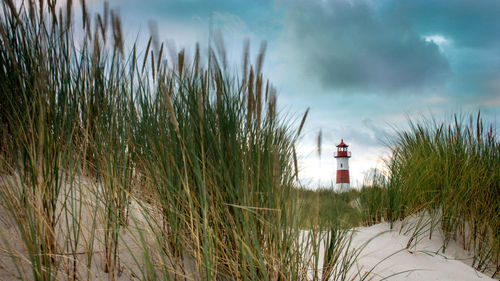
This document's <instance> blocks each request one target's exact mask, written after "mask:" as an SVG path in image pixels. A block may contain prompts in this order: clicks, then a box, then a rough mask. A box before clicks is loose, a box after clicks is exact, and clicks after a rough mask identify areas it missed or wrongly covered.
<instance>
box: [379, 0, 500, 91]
mask: <svg viewBox="0 0 500 281" xmlns="http://www.w3.org/2000/svg"><path fill="white" fill-rule="evenodd" d="M380 12H381V13H382V14H384V15H386V16H390V15H404V16H405V17H406V18H407V19H408V20H409V21H411V22H412V23H413V25H414V26H415V29H416V30H417V31H418V32H419V33H420V34H424V35H434V34H439V35H441V36H443V37H444V38H446V39H447V40H449V41H450V44H449V48H448V49H449V50H448V52H449V53H450V57H451V58H452V65H453V72H454V74H455V75H454V78H453V80H452V81H451V87H452V91H453V92H454V93H455V94H466V95H472V94H473V95H476V96H487V95H498V93H499V92H500V83H499V81H500V75H499V73H500V52H499V48H500V1H494V0H476V1H471V0H444V1H431V0H419V1H410V0H402V1H392V2H387V4H386V5H385V6H384V7H382V8H381V11H380Z"/></svg>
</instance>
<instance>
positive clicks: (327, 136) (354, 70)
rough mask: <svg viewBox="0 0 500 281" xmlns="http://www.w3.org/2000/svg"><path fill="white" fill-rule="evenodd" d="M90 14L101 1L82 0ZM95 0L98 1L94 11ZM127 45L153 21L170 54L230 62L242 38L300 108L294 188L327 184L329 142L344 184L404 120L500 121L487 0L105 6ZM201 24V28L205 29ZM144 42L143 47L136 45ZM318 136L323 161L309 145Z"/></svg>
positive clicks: (286, 101)
mask: <svg viewBox="0 0 500 281" xmlns="http://www.w3.org/2000/svg"><path fill="white" fill-rule="evenodd" d="M93 2H94V3H93V5H92V6H93V7H96V9H97V8H99V9H100V7H101V6H102V2H101V3H99V1H93ZM96 2H97V3H96ZM110 6H111V8H113V9H116V10H118V11H119V14H120V15H121V18H122V21H123V25H124V26H125V29H126V30H127V33H126V36H127V39H128V40H131V41H133V40H135V39H136V38H139V40H144V38H147V37H148V36H149V32H150V31H149V30H150V28H149V26H150V21H154V22H156V25H157V27H158V34H159V37H160V39H161V40H163V41H165V42H167V43H168V45H169V46H170V48H171V50H174V49H180V48H185V49H186V50H187V52H188V53H189V52H190V51H192V50H193V49H194V48H193V47H194V44H195V42H200V43H201V45H202V46H205V47H206V45H207V42H208V40H209V30H210V29H212V30H214V31H216V32H218V31H220V33H221V34H223V36H224V41H225V44H226V48H227V52H228V54H229V60H230V64H232V65H234V67H235V68H236V67H237V66H238V65H239V64H240V61H241V54H242V49H243V41H244V40H245V39H246V38H249V39H250V42H251V51H252V53H253V54H254V57H255V56H256V53H257V51H258V48H259V46H260V44H261V41H263V40H265V41H267V53H266V60H265V67H264V73H265V75H267V77H268V78H270V79H271V81H272V82H273V83H274V84H275V86H276V87H277V89H278V95H279V96H278V103H279V106H280V108H281V111H282V113H283V114H286V115H288V116H290V117H292V118H294V120H297V119H300V118H301V115H302V114H303V113H304V111H305V110H306V109H307V108H310V113H309V118H308V120H307V122H306V127H305V129H304V132H305V133H304V134H303V138H302V140H301V142H300V144H299V148H298V150H299V154H300V163H299V165H300V168H301V172H300V178H301V183H302V184H304V185H305V186H308V187H311V188H315V187H317V186H318V185H322V186H326V187H329V186H330V184H331V182H334V181H335V178H334V177H335V167H336V166H335V159H334V158H333V156H332V153H333V150H334V148H335V145H336V144H338V143H339V142H340V139H341V138H343V139H344V141H345V142H346V143H347V144H349V145H350V149H351V151H352V158H351V161H350V166H351V183H353V184H355V185H360V184H361V183H362V181H363V178H364V175H365V174H366V173H367V172H368V171H370V169H373V168H376V167H377V168H382V167H383V161H382V159H383V157H386V156H387V152H388V149H387V147H386V145H385V142H386V140H387V138H390V136H391V135H392V134H393V133H394V127H400V128H404V126H405V124H406V123H407V119H408V118H412V119H420V118H423V117H431V116H433V117H434V118H436V119H438V120H445V119H449V118H450V117H451V116H452V114H454V113H458V114H469V113H473V114H476V113H477V111H478V110H481V114H482V115H483V117H484V118H485V119H486V120H487V121H488V122H490V123H493V124H494V127H495V128H497V130H498V127H499V125H498V123H499V122H500V120H499V118H500V17H499V16H498V15H500V1H497V0H491V1H483V0H474V1H466V0H442V1H431V0H419V1H410V0H398V1H396V0H307V1H306V0H274V1H273V0H269V1H265V0H251V1H236V0H210V1H209V0H143V1H137V0H114V1H113V0H112V1H110ZM210 26H211V28H210ZM146 40H147V39H146ZM320 131H321V132H322V154H321V157H318V155H317V152H316V143H317V137H318V133H319V132H320Z"/></svg>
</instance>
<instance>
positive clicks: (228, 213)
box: [0, 0, 354, 280]
mask: <svg viewBox="0 0 500 281" xmlns="http://www.w3.org/2000/svg"><path fill="white" fill-rule="evenodd" d="M1 8H2V13H3V15H2V16H1V17H0V41H1V44H0V92H1V95H2V98H1V99H0V102H1V103H0V106H1V108H0V122H1V124H0V128H1V131H0V136H1V138H0V142H1V146H0V155H1V158H0V160H1V161H0V167H1V168H0V177H1V180H0V206H1V207H0V215H1V216H2V220H4V221H7V222H8V223H6V224H4V226H2V228H0V239H1V240H0V242H1V245H2V248H3V250H4V253H5V255H6V257H7V258H6V259H2V261H0V263H1V266H2V268H3V269H5V270H4V271H2V273H1V274H3V275H2V278H9V279H20V280H102V279H107V280H119V279H124V278H125V279H140V280H191V279H195V280H309V279H318V278H320V277H321V278H323V280H326V279H328V278H334V279H336V280H344V279H346V278H348V270H349V269H350V268H351V265H352V263H353V259H354V256H352V254H349V253H352V251H351V252H349V251H347V250H349V247H350V244H349V243H347V241H349V237H348V232H347V231H341V230H340V228H339V226H338V225H337V226H335V225H332V226H329V227H326V226H324V225H322V224H321V223H317V224H315V225H312V226H311V228H313V229H314V231H311V232H308V233H306V234H304V232H303V231H301V230H300V227H299V219H298V218H299V216H298V214H297V212H298V210H297V204H298V203H297V200H296V196H295V193H294V192H292V190H293V180H294V177H296V175H297V170H296V166H297V165H296V160H295V161H294V159H296V157H295V156H294V151H295V149H294V144H295V141H296V139H297V137H298V135H299V134H300V129H299V130H297V131H295V130H292V128H291V127H290V126H289V124H288V122H287V121H286V120H284V119H281V118H280V116H279V115H278V111H277V109H276V92H275V90H274V88H273V86H272V85H271V84H270V83H269V82H268V81H267V80H265V79H264V76H263V75H262V73H261V69H262V63H263V57H264V53H263V52H261V53H260V54H259V55H258V59H257V64H256V65H255V67H254V66H252V65H250V64H249V63H248V61H249V55H248V47H246V48H245V50H246V51H245V55H244V62H243V69H242V74H241V73H240V74H238V73H233V72H232V71H230V70H228V68H227V66H226V62H225V61H226V60H225V58H224V56H225V55H224V52H223V49H221V48H218V49H220V50H221V51H219V54H218V55H216V54H214V52H213V51H212V49H211V48H209V53H208V56H207V57H208V58H209V59H208V62H207V61H205V60H203V59H202V56H201V54H200V51H199V48H196V51H195V53H194V55H193V56H192V59H188V56H187V55H186V54H185V52H184V51H181V52H179V53H178V55H177V56H176V57H175V58H170V60H169V61H172V62H174V63H170V64H167V63H166V60H165V59H164V55H163V50H164V48H165V47H164V45H163V44H162V45H161V46H157V45H158V44H156V43H155V42H157V40H155V38H151V39H150V40H149V42H148V44H147V47H146V49H145V50H138V49H137V46H136V45H134V46H132V48H131V50H130V52H127V48H126V46H125V45H124V43H123V41H122V34H123V31H122V30H121V26H120V20H119V18H118V17H117V16H116V14H114V13H113V12H109V9H108V8H107V5H105V9H104V13H103V14H100V15H96V16H95V17H94V16H93V15H90V14H89V13H87V11H86V9H85V2H84V1H81V8H82V16H81V19H82V20H83V29H82V30H79V33H78V34H79V38H80V37H82V38H81V41H78V42H77V41H76V39H75V38H76V36H75V35H74V34H75V31H74V27H73V24H72V19H71V13H72V11H71V9H72V5H71V1H70V2H68V3H67V5H65V6H64V9H60V8H58V6H56V3H55V2H52V1H48V2H45V1H39V2H36V3H35V2H33V1H25V2H22V3H21V4H20V5H19V3H17V2H16V3H14V2H13V1H10V0H7V1H3V2H2V6H1ZM80 35H81V36H80ZM79 40H80V39H79ZM152 42H153V44H152ZM264 49H265V45H263V47H262V50H264ZM221 62H222V63H221ZM221 64H222V65H221ZM303 120H305V116H304V118H303ZM302 123H303V122H302ZM301 127H302V125H301ZM325 233H330V234H329V236H328V235H327V236H328V241H327V243H328V245H329V246H328V247H327V251H328V252H325V253H320V252H319V251H320V247H319V243H324V242H323V241H325V240H324V239H320V237H327V236H324V235H326V234H325ZM12 235H14V237H15V238H14V239H13V237H11V236H12ZM311 249H313V251H312V252H311ZM344 252H345V254H341V253H344ZM320 254H325V255H326V256H328V259H327V262H328V263H325V267H324V268H323V267H321V266H318V264H317V258H308V257H318V256H319V255H320ZM340 256H343V257H345V259H343V261H342V262H341V263H336V262H335V261H336V260H338V259H339V257H340ZM315 261H316V262H315Z"/></svg>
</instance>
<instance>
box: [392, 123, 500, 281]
mask: <svg viewBox="0 0 500 281" xmlns="http://www.w3.org/2000/svg"><path fill="white" fill-rule="evenodd" d="M409 125H410V126H409V130H407V131H404V130H401V131H399V132H398V135H397V138H396V139H395V140H394V142H393V143H392V155H393V156H392V158H391V159H390V161H389V162H388V170H389V178H388V182H387V184H386V190H387V203H386V206H387V207H386V208H385V212H386V217H387V219H389V220H390V221H395V220H398V219H403V218H405V217H407V216H409V215H412V214H416V213H421V212H426V213H428V214H429V215H430V217H431V218H433V219H431V220H430V223H431V224H432V226H431V233H430V235H432V229H434V228H435V226H436V225H441V230H442V232H443V233H444V235H445V242H444V245H443V252H444V251H445V250H446V246H447V244H448V242H449V241H450V240H452V239H453V240H458V241H461V242H462V243H463V246H464V248H465V249H467V250H470V251H473V252H474V256H475V260H474V261H473V266H474V267H475V268H476V269H477V270H481V271H485V270H487V269H488V270H491V271H493V272H494V273H493V276H494V275H495V274H496V273H498V265H499V254H500V247H499V246H500V240H499V238H500V232H499V230H500V218H499V216H498V210H499V207H500V206H499V202H500V200H499V199H500V198H499V196H500V192H499V186H500V144H499V142H498V138H497V134H496V131H495V129H494V127H493V124H489V125H487V124H485V122H484V121H483V119H482V117H481V115H480V113H478V114H477V116H476V117H475V118H474V117H473V116H470V117H469V118H467V119H464V118H461V117H459V116H456V115H455V117H454V119H453V121H452V122H451V123H449V124H447V123H438V122H435V121H423V122H420V123H414V122H410V123H409ZM437 222H440V224H438V223H437Z"/></svg>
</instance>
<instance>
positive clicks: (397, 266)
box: [351, 223, 493, 281]
mask: <svg viewBox="0 0 500 281" xmlns="http://www.w3.org/2000/svg"><path fill="white" fill-rule="evenodd" d="M393 229H394V230H390V227H389V224H388V223H380V224H377V225H373V226H371V227H362V228H357V229H356V231H357V233H356V234H355V235H354V240H353V242H354V245H355V246H357V247H360V246H361V245H363V243H365V242H366V241H369V240H370V239H373V240H372V241H370V242H369V243H368V244H367V245H366V247H365V248H364V249H363V251H362V252H361V255H360V258H359V259H358V261H357V264H356V265H355V267H357V268H353V269H352V270H351V271H353V272H354V271H358V272H362V273H363V272H368V271H370V270H371V269H372V268H374V270H373V271H372V272H371V273H370V275H369V276H370V277H369V279H368V280H382V279H384V278H385V277H389V276H392V277H390V278H388V280H426V281H429V280H455V281H461V280H463V281H473V280H483V281H484V280H493V279H491V278H490V277H489V276H486V275H485V274H483V273H481V272H478V271H476V270H474V269H473V268H472V267H471V266H470V265H469V264H467V263H468V262H470V259H471V255H470V254H468V253H467V252H466V251H464V250H463V249H462V247H461V246H460V245H458V244H457V243H455V242H453V241H452V242H450V244H449V245H448V247H447V248H446V251H445V254H443V253H442V251H441V246H442V245H443V238H442V235H441V233H440V231H438V230H434V232H433V235H432V236H433V237H432V240H430V239H429V233H428V231H423V233H422V235H420V236H419V239H417V240H418V241H417V243H416V245H415V243H412V246H411V247H410V248H409V249H408V250H407V249H406V245H407V243H408V241H409V240H410V237H411V233H409V234H407V235H405V234H404V233H401V234H400V233H399V229H400V224H397V225H395V226H394V228H393ZM403 232H404V231H403ZM374 237H375V238H374ZM384 259H385V260H384ZM378 263H379V264H378ZM377 264H378V265H377ZM394 274H396V275H394Z"/></svg>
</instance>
